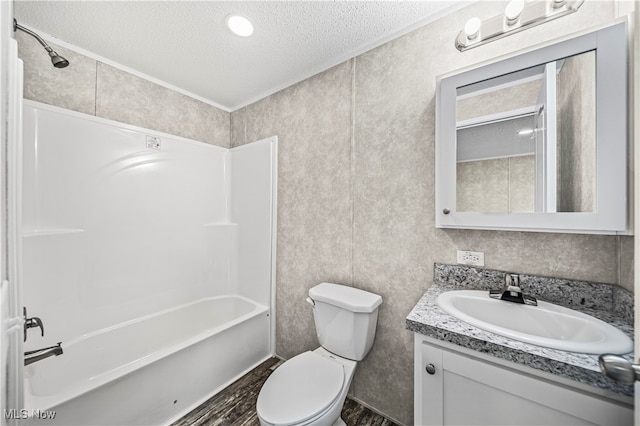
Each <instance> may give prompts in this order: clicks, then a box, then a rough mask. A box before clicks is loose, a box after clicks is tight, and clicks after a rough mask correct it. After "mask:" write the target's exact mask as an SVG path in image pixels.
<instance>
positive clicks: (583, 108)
mask: <svg viewBox="0 0 640 426" xmlns="http://www.w3.org/2000/svg"><path fill="white" fill-rule="evenodd" d="M595 63H596V54H595V52H587V53H583V54H582V55H576V56H574V57H572V58H569V59H567V60H566V61H565V62H564V66H563V67H562V71H561V72H560V74H558V84H557V87H558V112H557V119H558V122H557V126H558V211H559V212H592V211H595V208H596V199H595V197H596V194H595V192H596V191H595V186H596V185H595V182H596V170H595V168H596V157H595V152H596V108H595V105H596V103H595V99H596V84H595V81H596V66H595Z"/></svg>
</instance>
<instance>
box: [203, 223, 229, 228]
mask: <svg viewBox="0 0 640 426" xmlns="http://www.w3.org/2000/svg"><path fill="white" fill-rule="evenodd" d="M202 226H204V227H205V228H215V227H221V226H222V227H224V226H238V224H237V223H236V222H209V223H205V224H204V225H202Z"/></svg>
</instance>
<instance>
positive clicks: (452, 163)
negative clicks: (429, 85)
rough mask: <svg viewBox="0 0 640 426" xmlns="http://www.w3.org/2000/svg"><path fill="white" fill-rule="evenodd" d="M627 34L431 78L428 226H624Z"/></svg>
mask: <svg viewBox="0 0 640 426" xmlns="http://www.w3.org/2000/svg"><path fill="white" fill-rule="evenodd" d="M626 34H627V29H626V22H621V23H617V24H615V25H612V26H609V27H606V28H603V29H600V30H597V31H594V32H590V33H587V34H584V35H580V36H577V37H574V38H570V39H567V40H563V41H561V42H558V43H554V44H550V45H547V46H545V47H543V48H540V49H536V50H532V51H529V52H526V53H523V54H519V55H516V56H512V57H509V58H507V59H503V60H500V61H497V62H493V63H489V64H486V65H482V66H477V67H473V68H471V69H467V70H463V71H460V72H455V73H451V74H448V75H445V76H440V77H438V89H437V109H436V226H437V227H440V228H472V229H473V228H476V229H503V230H530V231H544V232H578V233H603V234H617V233H624V232H626V231H627V215H628V211H627V210H628V203H627V197H628V194H627V176H628V173H627V91H628V89H627V47H626V46H627V35H626Z"/></svg>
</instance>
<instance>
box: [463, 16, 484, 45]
mask: <svg viewBox="0 0 640 426" xmlns="http://www.w3.org/2000/svg"><path fill="white" fill-rule="evenodd" d="M481 26H482V21H481V20H480V18H471V19H469V20H468V21H467V23H466V24H465V25H464V34H465V35H466V36H467V39H469V40H474V39H475V38H476V37H478V34H479V33H480V27H481Z"/></svg>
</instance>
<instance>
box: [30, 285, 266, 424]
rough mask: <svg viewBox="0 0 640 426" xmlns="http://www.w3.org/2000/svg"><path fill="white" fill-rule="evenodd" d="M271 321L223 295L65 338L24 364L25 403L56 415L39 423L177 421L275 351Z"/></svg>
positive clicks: (258, 308)
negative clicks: (55, 351) (58, 350)
mask: <svg viewBox="0 0 640 426" xmlns="http://www.w3.org/2000/svg"><path fill="white" fill-rule="evenodd" d="M78 320H79V321H82V319H81V318H79V319H78ZM269 323H270V318H269V309H268V308H267V307H266V306H263V305H260V304H257V303H255V302H253V301H251V300H249V299H246V298H243V297H241V296H224V297H216V298H209V299H203V300H199V301H196V302H193V303H189V304H186V305H182V306H179V307H177V308H174V309H171V310H166V311H163V312H159V313H156V314H153V315H148V316H145V317H142V318H138V319H135V320H131V321H127V322H125V323H122V324H118V325H116V326H113V327H109V328H106V329H103V330H99V331H97V332H94V333H90V334H87V335H84V336H81V337H79V338H77V339H73V340H71V341H68V342H63V344H62V348H63V350H64V354H63V355H61V356H57V357H50V358H47V359H45V360H42V361H39V362H36V363H34V364H31V365H29V366H27V367H25V389H26V395H25V408H26V409H27V411H28V412H31V410H54V411H55V412H56V416H55V420H54V421H52V420H37V419H31V423H33V424H45V423H46V424H48V425H51V424H63V425H73V424H81V425H90V424H108V425H134V424H135V425H152V424H153V425H156V424H166V423H170V422H171V421H173V420H175V419H177V418H179V417H180V416H181V415H183V414H185V413H187V412H188V411H190V410H191V409H193V408H195V407H196V406H197V405H198V404H200V403H201V402H203V401H205V400H206V399H207V398H209V397H211V396H212V395H214V394H215V393H217V392H219V391H220V390H222V389H223V388H224V387H225V386H227V385H228V384H229V383H231V382H233V381H234V380H236V379H237V378H238V377H240V376H241V375H243V374H244V373H246V372H247V371H249V370H250V369H252V368H253V367H255V366H256V365H257V364H259V363H260V362H262V361H264V360H265V359H266V358H268V357H269V356H271V352H270V351H271V349H270V342H269V338H270V334H271V333H270V331H269Z"/></svg>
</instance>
